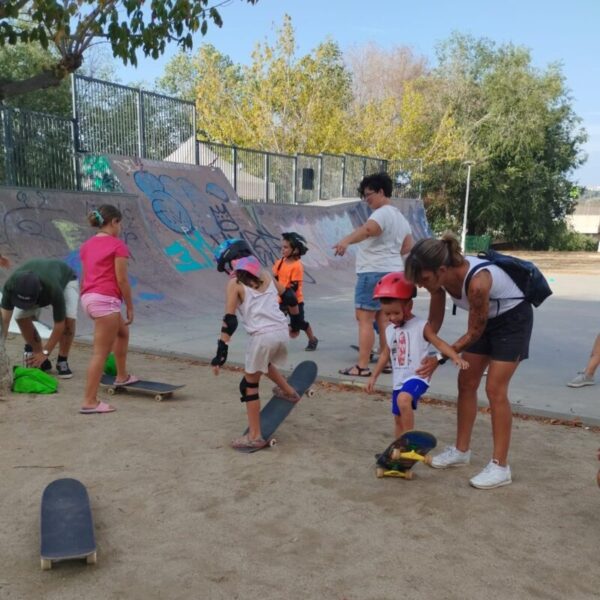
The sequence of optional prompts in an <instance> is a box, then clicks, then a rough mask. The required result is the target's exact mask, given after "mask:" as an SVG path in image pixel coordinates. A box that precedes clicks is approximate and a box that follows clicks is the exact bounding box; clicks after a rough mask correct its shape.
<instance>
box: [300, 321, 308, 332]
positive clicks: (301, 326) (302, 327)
mask: <svg viewBox="0 0 600 600" xmlns="http://www.w3.org/2000/svg"><path fill="white" fill-rule="evenodd" d="M309 327H310V323H309V322H308V321H302V323H301V325H300V329H302V331H306V330H307V329H308V328H309Z"/></svg>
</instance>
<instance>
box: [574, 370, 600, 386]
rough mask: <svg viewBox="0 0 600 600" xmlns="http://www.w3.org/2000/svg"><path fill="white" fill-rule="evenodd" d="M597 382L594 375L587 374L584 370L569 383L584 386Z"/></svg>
mask: <svg viewBox="0 0 600 600" xmlns="http://www.w3.org/2000/svg"><path fill="white" fill-rule="evenodd" d="M595 383H596V382H595V381H594V378H593V377H590V376H589V375H586V374H585V372H584V371H579V373H577V375H576V376H575V377H574V378H573V379H572V380H571V381H569V383H567V385H568V386H569V387H574V388H578V387H583V386H584V385H594V384H595Z"/></svg>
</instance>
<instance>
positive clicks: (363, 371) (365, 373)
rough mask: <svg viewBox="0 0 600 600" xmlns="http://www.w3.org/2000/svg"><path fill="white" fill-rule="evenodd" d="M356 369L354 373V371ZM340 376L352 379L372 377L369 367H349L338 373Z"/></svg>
mask: <svg viewBox="0 0 600 600" xmlns="http://www.w3.org/2000/svg"><path fill="white" fill-rule="evenodd" d="M354 369H356V371H355V372H354V373H353V372H352V371H353V370H354ZM338 373H339V374H340V375H349V376H350V377H371V369H369V367H364V368H362V367H359V366H358V365H354V366H353V367H348V368H347V369H340V370H339V371H338Z"/></svg>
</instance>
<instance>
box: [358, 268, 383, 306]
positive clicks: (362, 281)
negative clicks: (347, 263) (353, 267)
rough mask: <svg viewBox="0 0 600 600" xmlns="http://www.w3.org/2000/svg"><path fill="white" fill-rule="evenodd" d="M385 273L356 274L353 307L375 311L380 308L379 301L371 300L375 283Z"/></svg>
mask: <svg viewBox="0 0 600 600" xmlns="http://www.w3.org/2000/svg"><path fill="white" fill-rule="evenodd" d="M384 275H387V273H379V272H373V273H357V274H356V287H355V288H354V307H355V308H361V309H362V310H373V311H377V310H379V309H380V308H381V304H380V302H379V300H373V290H374V289H375V285H377V282H378V281H379V280H380V279H381V278H382V277H383V276H384Z"/></svg>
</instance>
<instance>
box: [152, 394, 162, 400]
mask: <svg viewBox="0 0 600 600" xmlns="http://www.w3.org/2000/svg"><path fill="white" fill-rule="evenodd" d="M154 399H155V400H156V401H157V402H162V399H163V397H162V394H156V396H154Z"/></svg>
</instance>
